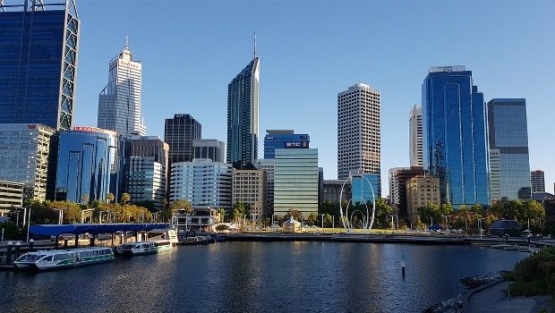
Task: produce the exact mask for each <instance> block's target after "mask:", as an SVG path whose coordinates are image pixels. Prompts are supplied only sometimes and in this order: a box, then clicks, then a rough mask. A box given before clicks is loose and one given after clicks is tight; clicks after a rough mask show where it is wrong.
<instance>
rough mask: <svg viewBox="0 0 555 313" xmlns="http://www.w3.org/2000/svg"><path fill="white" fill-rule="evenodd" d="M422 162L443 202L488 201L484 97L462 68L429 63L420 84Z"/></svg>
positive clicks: (469, 72) (487, 159)
mask: <svg viewBox="0 0 555 313" xmlns="http://www.w3.org/2000/svg"><path fill="white" fill-rule="evenodd" d="M422 116H423V126H424V138H423V139H424V140H423V141H424V143H423V149H424V166H425V167H427V169H428V170H429V172H430V174H431V175H432V176H436V177H439V179H440V194H441V202H442V203H451V204H452V205H453V207H455V208H458V207H460V206H461V205H473V204H482V205H489V203H490V202H489V176H488V175H489V172H488V171H489V164H488V163H489V158H488V152H489V148H488V141H487V138H488V137H487V120H486V106H485V103H484V95H483V94H482V93H480V92H478V88H477V87H476V86H474V85H473V83H472V72H471V71H467V70H466V69H465V68H464V66H445V67H432V68H431V69H430V72H429V73H428V76H426V78H425V79H424V83H423V84H422Z"/></svg>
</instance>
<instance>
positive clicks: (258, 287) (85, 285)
mask: <svg viewBox="0 0 555 313" xmlns="http://www.w3.org/2000/svg"><path fill="white" fill-rule="evenodd" d="M526 256H527V254H526V253H523V252H515V251H504V250H495V249H490V248H478V247H469V246H425V245H394V244H369V243H333V242H223V243H216V244H212V245H207V246H181V247H178V248H176V249H174V250H173V251H169V252H165V253H161V254H158V255H146V256H137V257H132V258H117V259H116V261H115V262H113V263H108V264H98V265H91V266H87V267H82V268H74V269H68V270H60V271H52V272H44V273H26V272H0V286H2V288H1V290H2V291H1V293H0V311H1V312H3V313H8V312H421V311H422V310H423V309H425V308H426V307H428V306H430V305H432V304H435V303H437V302H440V301H442V300H445V299H448V298H452V297H454V296H456V295H458V294H459V293H461V292H463V291H464V286H463V285H462V284H461V283H460V281H459V279H460V278H463V277H468V276H476V275H483V274H486V273H492V272H497V271H500V270H510V269H512V267H513V265H514V264H515V263H516V262H517V261H519V260H521V259H523V258H524V257H526ZM403 259H404V260H405V264H406V275H405V277H404V278H403V277H402V274H401V261H402V260H403Z"/></svg>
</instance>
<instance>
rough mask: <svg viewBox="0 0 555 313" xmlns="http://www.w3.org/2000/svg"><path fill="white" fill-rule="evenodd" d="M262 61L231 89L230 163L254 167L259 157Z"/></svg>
mask: <svg viewBox="0 0 555 313" xmlns="http://www.w3.org/2000/svg"><path fill="white" fill-rule="evenodd" d="M259 81H260V58H259V57H257V56H256V53H255V57H254V59H253V60H252V61H251V62H250V63H249V64H248V65H247V66H246V67H245V68H244V69H243V70H242V71H241V73H239V74H238V75H237V76H236V77H235V78H234V79H233V80H232V81H231V82H230V83H229V85H228V86H227V156H226V159H227V163H231V164H234V165H236V164H237V162H240V165H246V164H247V163H252V164H254V163H255V162H256V159H257V158H258V106H259V103H258V100H259V97H258V89H259Z"/></svg>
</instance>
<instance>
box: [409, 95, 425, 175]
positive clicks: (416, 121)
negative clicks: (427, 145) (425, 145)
mask: <svg viewBox="0 0 555 313" xmlns="http://www.w3.org/2000/svg"><path fill="white" fill-rule="evenodd" d="M422 136H423V129H422V106H420V105H415V106H413V107H412V109H411V110H410V115H409V160H410V166H423V164H424V156H423V150H422V140H423V139H422Z"/></svg>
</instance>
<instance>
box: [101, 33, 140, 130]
mask: <svg viewBox="0 0 555 313" xmlns="http://www.w3.org/2000/svg"><path fill="white" fill-rule="evenodd" d="M142 71H143V65H142V64H141V63H140V62H136V61H134V60H133V54H132V53H131V50H129V45H128V43H127V42H126V43H125V47H124V48H123V50H122V51H121V52H120V53H118V55H117V56H116V57H114V58H113V59H112V60H111V61H110V63H109V72H108V84H107V85H106V87H104V89H103V90H102V92H100V95H99V97H98V123H97V125H98V127H99V128H101V129H108V130H113V131H115V132H117V133H119V134H120V135H122V136H124V137H126V138H127V137H129V136H131V135H140V136H144V135H146V125H145V122H144V119H143V117H142V115H141V85H142Z"/></svg>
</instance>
